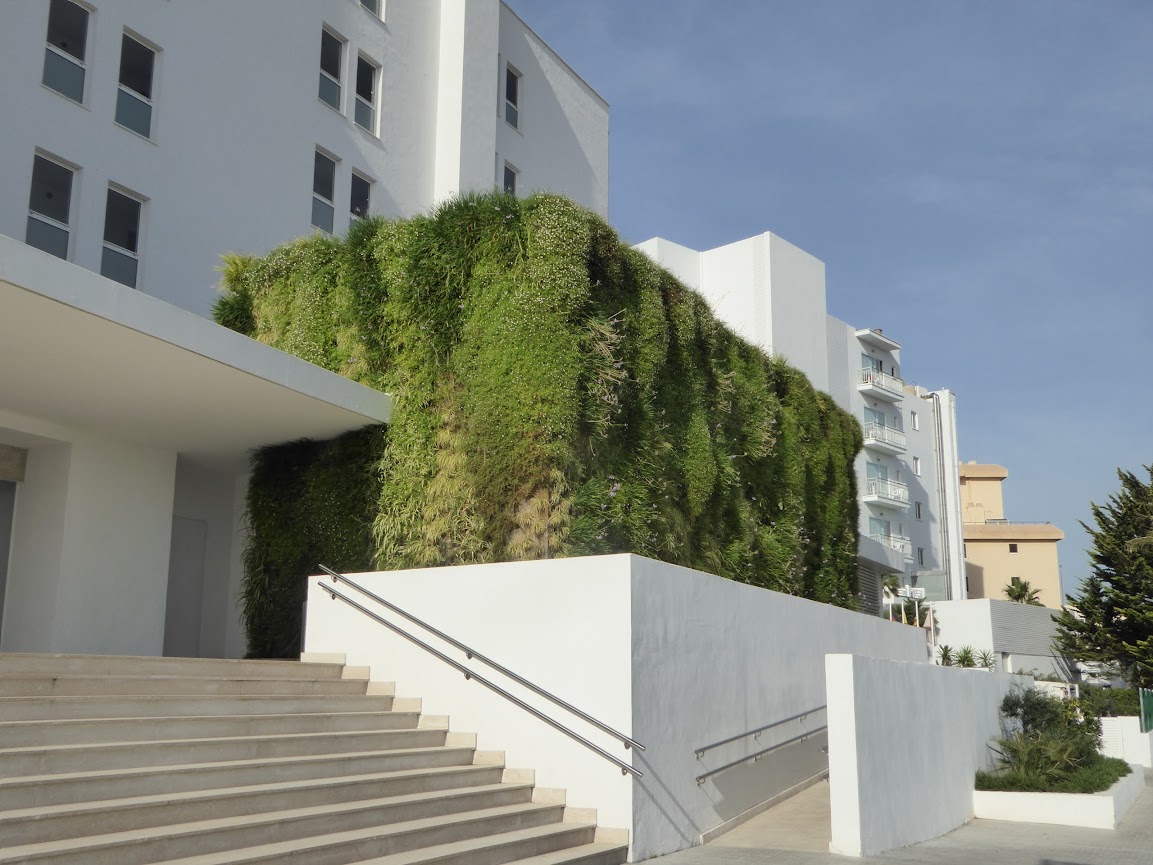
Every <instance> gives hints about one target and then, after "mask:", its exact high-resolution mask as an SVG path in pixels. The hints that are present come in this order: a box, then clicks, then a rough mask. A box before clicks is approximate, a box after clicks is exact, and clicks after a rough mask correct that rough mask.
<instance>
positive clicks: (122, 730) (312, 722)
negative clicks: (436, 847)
mask: <svg viewBox="0 0 1153 865" xmlns="http://www.w3.org/2000/svg"><path fill="white" fill-rule="evenodd" d="M361 699H364V698H361ZM0 711H2V709H0ZM426 720H427V719H426ZM418 723H421V725H422V726H424V724H423V722H422V719H421V716H420V715H419V714H418V713H416V712H338V713H332V714H327V713H321V712H311V713H303V712H302V713H298V714H290V715H272V714H268V715H227V714H225V715H201V716H195V715H192V716H183V717H168V716H163V715H162V716H158V717H152V718H147V717H145V718H71V719H53V720H37V721H13V722H9V723H2V722H0V749H2V748H31V747H35V746H38V745H40V746H47V745H81V744H89V743H97V742H144V741H150V740H158V739H164V738H170V739H209V738H213V737H217V736H261V735H275V734H277V733H319V732H328V733H344V732H351V731H355V730H403V729H413V728H415V727H416V726H417V724H418Z"/></svg>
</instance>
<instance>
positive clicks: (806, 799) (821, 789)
mask: <svg viewBox="0 0 1153 865" xmlns="http://www.w3.org/2000/svg"><path fill="white" fill-rule="evenodd" d="M822 809H823V810H822ZM828 809H829V787H828V784H827V783H825V782H822V783H820V784H817V785H816V786H814V787H811V788H809V789H808V790H806V791H804V792H803V793H801V794H800V795H799V796H795V797H793V798H792V799H789V800H788V801H786V802H783V803H781V804H780V805H778V806H777V807H776V808H773V809H771V810H769V811H766V812H765V813H764V814H761V815H759V816H757V817H754V818H753V819H752V820H750V821H748V822H747V823H745V824H744V825H743V826H739V827H737V828H736V829H735V830H733V831H732V832H730V833H728V834H727V835H724V836H722V837H720V838H718V839H716V840H715V841H713V842H712V843H711V844H708V845H706V846H704V847H694V848H692V849H691V850H683V851H681V852H680V853H673V854H672V855H670V856H659V857H657V858H656V859H650V860H648V861H649V862H650V863H653V865H759V863H773V865H853V863H861V865H1153V772H1150V771H1149V770H1146V772H1145V791H1144V792H1143V793H1142V794H1141V797H1140V798H1139V799H1138V800H1137V803H1136V804H1135V805H1134V806H1133V808H1132V810H1131V811H1130V812H1129V813H1128V815H1126V817H1125V820H1124V821H1123V822H1122V823H1121V825H1120V826H1118V827H1117V829H1115V830H1113V831H1109V830H1107V829H1078V828H1073V827H1069V826H1046V825H1042V824H1038V823H1006V822H1001V821H998V820H973V821H971V822H970V823H968V824H966V825H965V826H962V827H961V828H960V829H956V830H954V831H953V832H950V833H949V834H948V835H944V836H942V837H940V838H936V839H934V840H932V841H926V842H924V843H922V844H914V845H913V846H911V847H903V848H901V849H899V850H892V851H890V852H888V853H885V854H883V855H881V856H876V857H868V858H864V859H853V858H849V857H845V856H834V855H833V854H831V853H828V852H823V851H827V850H828V843H829V830H828ZM822 817H823V819H822ZM821 845H823V846H821ZM818 851H821V852H818Z"/></svg>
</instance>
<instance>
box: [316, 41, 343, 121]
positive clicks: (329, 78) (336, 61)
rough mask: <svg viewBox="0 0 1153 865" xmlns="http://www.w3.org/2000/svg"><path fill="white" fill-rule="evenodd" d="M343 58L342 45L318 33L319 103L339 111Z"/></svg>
mask: <svg viewBox="0 0 1153 865" xmlns="http://www.w3.org/2000/svg"><path fill="white" fill-rule="evenodd" d="M343 56H344V43H343V42H341V41H340V40H339V39H337V38H336V37H335V36H333V35H332V34H331V33H329V32H328V31H327V30H321V31H320V91H319V93H318V95H319V96H320V101H321V102H325V103H327V104H328V105H331V106H332V107H333V108H335V109H336V110H337V111H339V110H340V65H341V61H342V59H343Z"/></svg>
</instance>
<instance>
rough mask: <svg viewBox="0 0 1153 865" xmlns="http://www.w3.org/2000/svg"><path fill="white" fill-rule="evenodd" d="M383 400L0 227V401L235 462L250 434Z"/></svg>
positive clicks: (376, 406)
mask: <svg viewBox="0 0 1153 865" xmlns="http://www.w3.org/2000/svg"><path fill="white" fill-rule="evenodd" d="M391 407H392V401H391V398H390V397H389V396H388V394H384V393H380V392H379V391H376V390H373V389H371V388H368V387H365V386H364V385H361V384H357V383H356V382H353V381H350V380H349V379H346V378H344V377H342V376H339V375H336V374H335V373H331V372H329V371H327V370H324V369H321V368H320V367H317V366H314V365H312V364H310V363H307V362H305V361H303V360H300V359H299V358H296V357H293V356H291V355H288V354H285V353H284V352H281V351H278V350H277V349H274V348H271V347H269V346H267V345H263V344H262V343H259V342H256V341H255V340H252V339H249V338H248V337H245V336H242V335H241V334H238V333H235V332H234V331H231V330H228V329H227V328H224V327H221V326H219V325H217V324H215V323H213V322H211V321H208V320H207V319H204V318H201V317H200V316H197V315H193V314H192V313H190V312H186V311H184V310H182V309H178V308H177V307H174V306H172V305H171V304H168V303H165V302H164V301H161V300H157V299H156V298H154V297H150V296H148V295H146V294H142V293H141V292H139V291H135V290H133V289H130V288H127V287H125V286H123V285H120V284H119V283H116V282H112V281H111V280H108V279H105V278H104V277H102V276H100V275H98V274H95V273H92V272H90V271H87V270H84V269H82V268H80V267H77V266H75V265H73V264H69V263H68V262H65V261H61V260H60V259H58V258H55V257H53V256H50V255H47V254H45V253H43V252H40V251H39V250H37V249H33V248H32V247H29V246H27V245H25V244H23V243H21V242H19V241H17V240H14V239H12V238H10V237H5V236H2V235H0V412H11V413H13V414H15V415H19V416H26V417H29V418H34V419H36V420H39V421H47V422H50V423H54V424H60V425H63V426H67V427H79V428H83V429H86V430H90V431H92V432H95V433H98V434H102V435H107V436H110V437H115V438H118V439H123V440H126V441H130V442H134V443H137V444H141V445H145V446H150V447H158V448H165V449H170V450H175V451H177V452H179V453H180V454H182V455H184V456H186V457H189V458H192V459H194V460H198V461H200V462H204V463H206V464H209V465H216V466H219V467H225V466H227V467H230V468H236V467H241V466H243V465H244V464H245V463H246V461H247V459H248V456H249V454H250V452H251V450H252V449H253V448H256V447H260V446H262V445H268V444H275V443H280V442H284V441H289V440H293V439H299V438H313V439H325V438H331V437H332V436H335V435H339V434H340V433H343V432H347V431H349V430H353V429H358V428H360V427H363V426H366V425H369V424H379V423H387V422H388V420H389V416H390V413H391ZM11 438H12V439H13V441H10V442H8V443H11V444H21V443H22V442H21V441H19V439H20V437H19V436H12V437H11ZM0 441H3V431H2V430H0Z"/></svg>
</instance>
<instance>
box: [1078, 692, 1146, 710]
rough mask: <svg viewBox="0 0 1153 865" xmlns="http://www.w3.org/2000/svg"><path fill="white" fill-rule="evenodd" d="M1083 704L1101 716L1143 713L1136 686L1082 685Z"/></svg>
mask: <svg viewBox="0 0 1153 865" xmlns="http://www.w3.org/2000/svg"><path fill="white" fill-rule="evenodd" d="M1081 704H1082V705H1083V706H1085V708H1086V710H1087V711H1089V712H1092V713H1093V714H1094V715H1096V716H1097V717H1099V718H1104V717H1113V716H1117V715H1132V716H1137V715H1140V714H1141V705H1140V699H1139V696H1138V691H1137V689H1136V688H1102V687H1099V686H1096V685H1082V686H1081Z"/></svg>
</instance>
